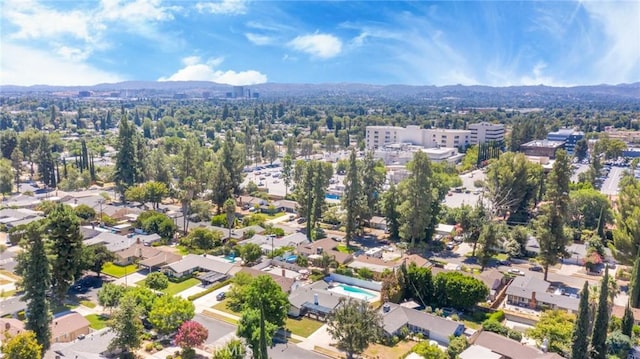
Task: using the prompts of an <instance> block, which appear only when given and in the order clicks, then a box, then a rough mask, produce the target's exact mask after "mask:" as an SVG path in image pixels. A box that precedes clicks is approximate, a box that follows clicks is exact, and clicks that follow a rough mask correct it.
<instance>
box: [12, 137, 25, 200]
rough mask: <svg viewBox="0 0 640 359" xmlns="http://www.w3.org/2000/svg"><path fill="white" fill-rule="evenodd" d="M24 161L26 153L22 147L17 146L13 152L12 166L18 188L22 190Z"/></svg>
mask: <svg viewBox="0 0 640 359" xmlns="http://www.w3.org/2000/svg"><path fill="white" fill-rule="evenodd" d="M22 161H24V155H23V154H22V151H20V148H18V147H16V148H14V149H13V152H11V167H13V171H14V173H15V180H16V188H17V189H18V191H19V190H20V176H22Z"/></svg>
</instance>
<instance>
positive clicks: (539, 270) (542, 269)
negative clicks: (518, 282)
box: [529, 265, 544, 272]
mask: <svg viewBox="0 0 640 359" xmlns="http://www.w3.org/2000/svg"><path fill="white" fill-rule="evenodd" d="M529 270H532V271H534V272H542V271H544V268H542V267H541V266H539V265H532V266H531V267H529Z"/></svg>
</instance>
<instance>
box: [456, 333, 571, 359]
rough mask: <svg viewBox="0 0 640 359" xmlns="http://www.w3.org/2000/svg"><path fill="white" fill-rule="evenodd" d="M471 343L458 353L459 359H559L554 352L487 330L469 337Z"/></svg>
mask: <svg viewBox="0 0 640 359" xmlns="http://www.w3.org/2000/svg"><path fill="white" fill-rule="evenodd" d="M470 343H471V344H472V345H471V346H470V347H469V348H467V349H466V350H465V351H463V352H462V353H460V359H478V358H482V359H561V358H562V357H561V356H560V355H558V354H555V353H543V352H542V351H541V350H539V349H537V348H534V347H531V346H528V345H524V344H521V343H520V342H518V341H516V340H513V339H510V338H507V337H505V336H502V335H499V334H496V333H491V332H487V331H482V332H479V333H478V334H476V335H474V336H472V337H471V339H470Z"/></svg>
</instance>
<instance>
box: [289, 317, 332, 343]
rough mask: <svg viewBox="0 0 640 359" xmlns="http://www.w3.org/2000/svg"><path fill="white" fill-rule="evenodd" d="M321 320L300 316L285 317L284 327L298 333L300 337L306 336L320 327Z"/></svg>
mask: <svg viewBox="0 0 640 359" xmlns="http://www.w3.org/2000/svg"><path fill="white" fill-rule="evenodd" d="M322 324H324V323H322V322H319V321H317V320H313V319H311V318H307V317H304V318H300V319H294V318H289V317H287V322H286V324H285V325H286V328H287V330H288V331H290V332H291V333H293V334H296V335H299V336H301V337H305V338H307V337H308V336H309V335H311V334H313V333H314V332H315V331H316V330H318V329H320V327H321V326H322Z"/></svg>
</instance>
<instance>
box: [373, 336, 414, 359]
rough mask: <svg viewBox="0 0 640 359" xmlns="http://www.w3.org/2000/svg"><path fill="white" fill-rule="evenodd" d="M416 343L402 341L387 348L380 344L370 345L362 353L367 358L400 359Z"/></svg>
mask: <svg viewBox="0 0 640 359" xmlns="http://www.w3.org/2000/svg"><path fill="white" fill-rule="evenodd" d="M416 344H417V343H416V342H414V341H411V340H403V341H401V342H399V343H398V344H396V345H394V346H392V347H389V346H386V345H382V344H371V345H369V347H368V348H367V350H365V351H364V353H363V354H364V356H365V357H369V358H402V357H404V355H405V354H407V353H409V351H411V348H413V347H414V346H415V345H416Z"/></svg>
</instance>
